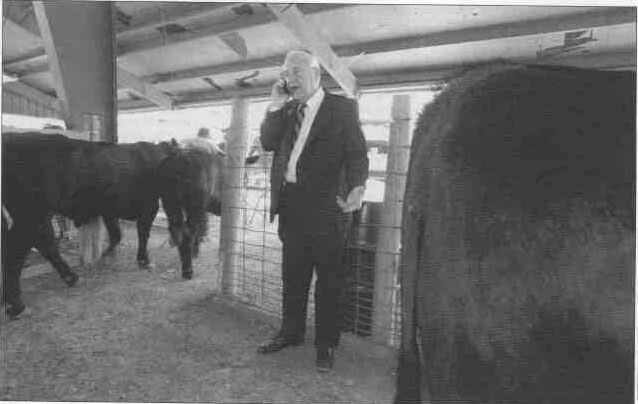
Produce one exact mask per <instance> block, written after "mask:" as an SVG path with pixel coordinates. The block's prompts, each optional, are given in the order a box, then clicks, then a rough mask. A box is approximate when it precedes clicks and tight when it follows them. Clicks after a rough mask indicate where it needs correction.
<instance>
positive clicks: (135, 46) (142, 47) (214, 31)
mask: <svg viewBox="0 0 638 404" xmlns="http://www.w3.org/2000/svg"><path fill="white" fill-rule="evenodd" d="M309 6H311V7H309ZM351 6H352V5H349V4H307V5H305V6H304V7H302V8H303V9H305V10H307V13H309V14H312V13H318V12H322V11H328V10H333V9H337V8H343V7H351ZM274 21H277V17H276V16H274V15H272V14H270V13H267V12H261V13H256V14H252V15H241V16H240V15H238V16H237V17H236V18H233V19H232V20H227V21H220V22H216V23H214V24H210V25H208V26H206V27H204V28H199V29H192V30H187V31H185V32H182V33H178V34H174V35H171V36H169V37H168V38H166V39H165V38H164V37H155V38H150V39H143V40H140V41H133V42H130V43H125V44H121V45H120V46H118V50H117V54H118V56H124V55H126V54H130V53H134V52H141V51H147V50H150V49H155V48H159V47H162V46H166V45H174V44H178V43H181V42H185V41H191V40H194V39H199V38H206V37H212V36H215V35H220V34H224V33H228V32H232V31H236V30H240V29H246V28H250V27H255V26H258V25H263V24H268V23H271V22H274Z"/></svg>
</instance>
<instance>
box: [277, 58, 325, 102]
mask: <svg viewBox="0 0 638 404" xmlns="http://www.w3.org/2000/svg"><path fill="white" fill-rule="evenodd" d="M283 77H284V79H285V80H286V82H287V84H288V90H289V91H290V94H291V95H292V97H293V98H294V99H296V100H299V101H301V102H306V101H307V100H308V99H309V98H310V97H311V96H312V95H313V94H314V93H315V91H317V89H318V88H319V71H318V69H316V68H312V67H311V66H310V61H309V60H307V59H305V58H303V57H291V58H289V59H288V60H286V65H285V69H284V71H283Z"/></svg>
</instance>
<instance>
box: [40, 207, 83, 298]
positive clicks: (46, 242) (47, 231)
mask: <svg viewBox="0 0 638 404" xmlns="http://www.w3.org/2000/svg"><path fill="white" fill-rule="evenodd" d="M35 247H36V248H37V249H38V251H39V252H40V254H42V256H43V257H44V258H46V260H47V261H49V262H50V263H51V265H53V267H54V268H55V270H56V271H58V274H60V277H61V278H62V280H63V281H64V283H66V284H67V286H69V287H71V286H75V284H76V283H77V282H78V279H79V276H78V275H77V274H76V273H75V272H73V271H72V270H71V268H70V267H69V265H68V264H67V263H66V261H64V259H62V256H60V250H59V249H58V245H57V243H56V241H55V232H54V231H53V226H52V225H51V221H50V220H47V221H46V222H44V223H43V224H42V226H40V229H39V231H38V238H37V239H36V243H35Z"/></svg>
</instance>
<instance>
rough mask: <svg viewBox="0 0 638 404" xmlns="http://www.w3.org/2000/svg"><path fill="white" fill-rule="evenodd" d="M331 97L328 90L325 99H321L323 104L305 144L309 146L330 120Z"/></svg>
mask: <svg viewBox="0 0 638 404" xmlns="http://www.w3.org/2000/svg"><path fill="white" fill-rule="evenodd" d="M324 91H325V90H324ZM329 97H330V94H329V93H328V92H327V91H326V93H325V95H324V97H323V101H321V105H319V110H318V111H317V115H315V120H314V121H313V122H312V126H311V127H310V132H309V133H308V139H307V140H306V144H305V146H308V145H309V144H310V143H311V142H312V140H313V138H315V137H317V134H318V133H320V132H321V128H322V127H323V126H325V125H326V123H328V122H330V102H329V100H328V98H329ZM305 149H306V148H305V147H304V150H305Z"/></svg>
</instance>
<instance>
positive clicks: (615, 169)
mask: <svg viewBox="0 0 638 404" xmlns="http://www.w3.org/2000/svg"><path fill="white" fill-rule="evenodd" d="M635 86H636V80H635V74H634V73H625V72H596V71H588V70H581V69H572V68H554V67H526V66H515V65H491V66H486V67H483V68H479V69H475V70H471V71H469V72H468V73H467V74H465V75H464V76H463V77H461V78H459V79H458V80H455V81H453V82H451V83H450V85H449V86H448V87H447V88H446V90H444V91H443V92H442V93H441V94H440V95H439V97H437V99H436V100H435V101H434V102H433V103H432V104H430V105H428V106H427V107H426V108H425V109H424V111H423V113H422V114H421V116H420V118H419V121H418V122H417V125H416V129H415V133H414V139H413V143H412V149H411V160H410V167H409V172H408V179H407V184H406V195H405V198H404V201H405V202H404V216H403V234H402V245H403V253H402V271H401V287H402V307H403V308H402V310H403V311H404V312H403V317H402V320H403V322H404V327H403V328H402V332H403V336H402V354H401V360H402V362H401V363H400V369H399V377H398V391H397V401H398V402H411V401H410V400H414V399H417V400H424V401H426V400H427V399H430V400H431V401H432V402H482V403H483V402H534V403H540V402H548V403H584V402H601V403H602V402H627V403H628V402H631V399H632V397H633V383H632V375H633V355H634V352H633V341H634V332H635V331H634V325H635V324H634V283H635V267H634V257H635V237H634V234H633V231H634V226H635V219H634V211H635V194H634V188H635V136H636V133H635V123H636V121H635V118H636V99H635ZM412 358H417V359H416V361H415V360H413V359H412ZM418 372H420V373H418ZM415 374H416V375H417V376H416V377H414V375H415Z"/></svg>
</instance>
